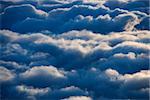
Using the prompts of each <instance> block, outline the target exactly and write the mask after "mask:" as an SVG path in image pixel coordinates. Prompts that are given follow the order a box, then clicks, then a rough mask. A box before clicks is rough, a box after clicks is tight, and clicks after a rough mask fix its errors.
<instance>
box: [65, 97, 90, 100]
mask: <svg viewBox="0 0 150 100" xmlns="http://www.w3.org/2000/svg"><path fill="white" fill-rule="evenodd" d="M63 100H92V99H91V98H90V97H86V96H71V97H69V98H67V99H63Z"/></svg>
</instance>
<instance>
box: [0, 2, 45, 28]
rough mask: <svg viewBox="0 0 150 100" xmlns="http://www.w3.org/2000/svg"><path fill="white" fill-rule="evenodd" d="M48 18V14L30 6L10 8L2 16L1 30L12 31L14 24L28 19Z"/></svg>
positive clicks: (0, 15)
mask: <svg viewBox="0 0 150 100" xmlns="http://www.w3.org/2000/svg"><path fill="white" fill-rule="evenodd" d="M46 16H47V13H46V12H44V11H42V10H37V9H36V8H35V7H34V6H32V5H30V4H24V5H16V6H9V7H7V8H6V9H5V10H4V12H3V13H1V14H0V17H1V20H2V26H1V28H6V29H11V27H12V25H13V24H15V23H18V22H20V21H23V20H25V19H26V18H28V17H29V18H40V19H43V18H45V17H46ZM10 19H13V20H10Z"/></svg>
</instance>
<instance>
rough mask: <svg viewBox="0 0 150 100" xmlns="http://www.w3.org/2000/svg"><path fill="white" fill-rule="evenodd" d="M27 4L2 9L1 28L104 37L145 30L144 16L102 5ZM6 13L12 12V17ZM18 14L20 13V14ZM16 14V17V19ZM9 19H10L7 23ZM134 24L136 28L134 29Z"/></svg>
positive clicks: (138, 12) (76, 2)
mask: <svg viewBox="0 0 150 100" xmlns="http://www.w3.org/2000/svg"><path fill="white" fill-rule="evenodd" d="M116 2H117V1H116ZM31 4H32V3H31ZM31 4H30V3H24V4H23V3H22V5H19V4H17V5H13V6H9V7H6V8H5V10H4V11H3V12H2V13H1V15H0V16H1V19H2V23H3V24H2V26H1V28H2V29H10V30H12V31H16V32H20V33H28V32H40V31H44V30H49V31H51V32H53V33H62V32H67V31H71V30H83V29H87V30H91V31H93V32H100V33H105V34H106V33H107V34H108V33H109V32H118V31H119V32H120V31H132V30H135V29H138V30H139V29H148V30H149V28H147V26H146V25H145V24H144V26H143V24H142V23H144V22H145V21H144V20H147V19H145V17H147V16H148V15H147V14H145V13H144V12H142V11H141V12H140V11H136V10H135V11H128V10H127V9H126V10H124V9H121V8H117V9H112V10H110V9H109V8H108V7H105V6H104V5H103V3H99V4H97V3H86V2H82V1H75V2H72V3H60V4H53V3H52V2H51V3H48V2H47V4H48V5H47V6H48V7H49V8H43V7H40V6H39V5H42V4H43V1H42V4H32V5H31ZM33 5H34V6H33ZM40 9H41V10H40ZM47 9H49V10H47ZM43 10H44V11H43ZM45 11H47V12H48V13H46V12H45ZM16 12H17V13H16ZM20 12H21V13H20ZM10 13H14V14H13V16H12V14H10ZM22 13H24V14H23V15H22ZM18 15H19V17H17V16H18ZM10 18H13V19H14V20H11V21H10V20H9V19H10ZM141 20H142V21H141ZM33 24H34V26H33ZM137 24H139V25H138V26H137V27H135V25H137ZM141 26H142V28H141ZM31 27H32V28H31ZM143 27H144V28H143Z"/></svg>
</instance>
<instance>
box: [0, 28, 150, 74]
mask: <svg viewBox="0 0 150 100" xmlns="http://www.w3.org/2000/svg"><path fill="white" fill-rule="evenodd" d="M3 33H6V34H3ZM8 34H10V35H8ZM11 34H14V35H13V36H12V35H11ZM1 35H2V36H3V37H6V36H7V37H6V39H5V40H11V41H8V43H7V44H6V45H4V44H5V42H3V43H2V44H3V45H4V46H2V48H3V49H2V50H1V54H2V56H1V60H2V61H5V62H6V61H7V62H10V61H11V62H16V63H19V65H26V66H30V67H32V66H43V65H45V66H48V65H53V66H56V67H58V68H64V69H67V70H71V69H72V68H73V69H74V68H75V69H76V68H77V69H80V66H83V67H87V68H90V67H92V66H94V67H98V68H100V69H103V70H105V69H106V68H114V69H117V70H118V71H119V72H121V73H126V72H132V73H133V72H136V71H139V70H141V69H147V68H148V60H149V58H148V56H147V55H148V52H149V49H150V48H149V45H148V44H147V43H148V40H149V38H148V37H149V31H139V32H122V33H111V34H109V35H101V34H94V33H92V32H89V31H85V30H84V31H71V32H68V33H64V34H61V35H52V36H48V35H44V34H42V33H36V34H26V35H19V34H17V33H13V32H9V31H2V32H1ZM131 37H132V38H131ZM116 55H117V56H116ZM118 55H122V56H118ZM126 55H127V56H126ZM130 55H131V56H132V57H131V56H130ZM21 58H23V59H21ZM64 58H65V59H64ZM70 58H73V60H72V59H70ZM125 62H130V64H129V63H125ZM124 63H125V64H124ZM2 64H3V63H2ZM119 66H122V68H120V67H119ZM133 66H136V67H133Z"/></svg>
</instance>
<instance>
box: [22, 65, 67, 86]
mask: <svg viewBox="0 0 150 100" xmlns="http://www.w3.org/2000/svg"><path fill="white" fill-rule="evenodd" d="M20 77H21V79H22V81H23V82H24V83H25V84H28V85H33V86H38V87H47V86H50V85H57V84H59V83H60V82H63V80H65V76H64V75H63V72H59V71H58V70H57V69H56V68H55V67H52V66H41V67H33V68H31V69H29V70H27V71H26V72H24V73H22V74H21V75H20ZM39 77H40V78H41V79H39ZM62 84H64V83H62Z"/></svg>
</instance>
